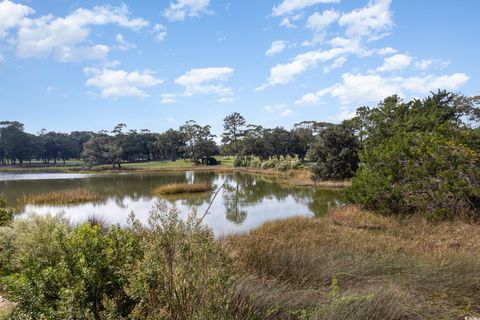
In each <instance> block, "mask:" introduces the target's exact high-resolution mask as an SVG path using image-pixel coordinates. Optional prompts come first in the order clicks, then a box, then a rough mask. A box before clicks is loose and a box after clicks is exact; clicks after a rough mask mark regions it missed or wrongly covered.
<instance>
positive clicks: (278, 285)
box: [221, 206, 480, 319]
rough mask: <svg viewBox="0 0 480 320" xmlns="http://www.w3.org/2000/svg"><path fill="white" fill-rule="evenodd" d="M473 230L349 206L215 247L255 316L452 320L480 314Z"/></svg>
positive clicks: (478, 241)
mask: <svg viewBox="0 0 480 320" xmlns="http://www.w3.org/2000/svg"><path fill="white" fill-rule="evenodd" d="M479 227H480V226H479V224H478V223H467V222H462V221H444V222H440V223H435V224H433V223H431V222H428V221H425V220H423V219H422V218H420V217H410V218H403V219H399V218H395V217H384V216H378V215H375V214H372V213H370V212H366V211H363V210H361V209H359V208H357V207H354V206H347V207H341V208H336V209H333V210H331V211H330V212H329V213H328V214H327V216H325V217H324V218H322V219H313V218H301V217H296V218H290V219H287V220H282V221H275V222H271V223H267V224H265V225H263V226H261V227H260V228H258V229H256V230H254V231H252V232H250V233H249V234H245V235H234V236H228V237H226V238H224V239H222V240H221V241H222V242H223V243H224V245H225V246H226V250H228V252H231V254H232V256H233V257H234V258H235V261H237V267H238V268H239V270H241V272H242V273H243V274H244V277H245V279H246V280H245V281H244V282H242V283H241V284H240V285H239V288H238V293H237V294H238V297H237V300H238V301H243V304H244V305H248V308H243V309H242V308H240V312H245V314H247V313H248V314H250V315H251V314H253V315H255V316H254V317H252V318H256V319H263V318H265V319H452V318H454V319H455V318H462V317H464V316H479V315H480V272H479V270H480V233H479V232H478V230H479ZM246 301H248V303H247V302H246ZM239 305H242V304H241V303H239ZM245 310H247V311H248V312H247V311H245Z"/></svg>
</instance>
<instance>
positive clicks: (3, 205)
mask: <svg viewBox="0 0 480 320" xmlns="http://www.w3.org/2000/svg"><path fill="white" fill-rule="evenodd" d="M14 214H15V209H14V208H8V207H7V201H6V200H5V198H4V196H3V195H2V194H0V227H1V226H5V225H7V224H9V223H11V222H12V220H13V215H14Z"/></svg>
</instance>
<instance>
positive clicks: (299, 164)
mask: <svg viewBox="0 0 480 320" xmlns="http://www.w3.org/2000/svg"><path fill="white" fill-rule="evenodd" d="M302 167H303V164H302V161H301V160H300V159H294V160H292V161H290V168H291V169H300V168H302Z"/></svg>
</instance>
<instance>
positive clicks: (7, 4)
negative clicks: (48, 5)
mask: <svg viewBox="0 0 480 320" xmlns="http://www.w3.org/2000/svg"><path fill="white" fill-rule="evenodd" d="M34 12H35V10H33V9H32V8H30V7H28V6H25V5H22V4H18V3H13V2H11V1H8V0H6V1H2V2H0V39H2V38H5V37H6V36H7V34H8V30H9V29H11V28H15V27H17V26H18V25H20V22H21V21H22V20H23V18H24V17H25V16H27V15H29V14H32V13H34Z"/></svg>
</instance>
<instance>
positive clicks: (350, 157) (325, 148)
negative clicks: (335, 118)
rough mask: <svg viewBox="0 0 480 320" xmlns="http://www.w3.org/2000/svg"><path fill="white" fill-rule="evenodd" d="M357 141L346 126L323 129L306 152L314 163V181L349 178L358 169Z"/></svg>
mask: <svg viewBox="0 0 480 320" xmlns="http://www.w3.org/2000/svg"><path fill="white" fill-rule="evenodd" d="M358 148H359V145H358V141H357V138H356V137H355V135H354V133H353V130H352V129H350V128H349V127H348V126H346V125H337V126H331V127H328V128H326V129H324V130H323V131H322V132H321V133H320V134H319V135H318V137H317V138H316V141H315V142H314V143H313V145H312V147H311V148H310V150H309V152H308V157H309V158H310V159H311V160H312V161H315V165H313V166H312V168H311V171H312V179H314V180H344V179H348V178H351V177H352V176H353V174H354V173H355V171H356V170H357V167H358Z"/></svg>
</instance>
